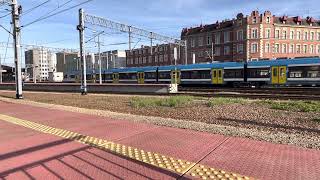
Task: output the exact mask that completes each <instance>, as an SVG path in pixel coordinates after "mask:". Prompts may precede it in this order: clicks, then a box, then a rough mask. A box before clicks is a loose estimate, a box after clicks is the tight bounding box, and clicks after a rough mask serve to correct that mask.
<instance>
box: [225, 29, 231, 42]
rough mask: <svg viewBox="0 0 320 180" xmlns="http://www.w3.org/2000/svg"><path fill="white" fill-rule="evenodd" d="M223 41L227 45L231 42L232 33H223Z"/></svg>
mask: <svg viewBox="0 0 320 180" xmlns="http://www.w3.org/2000/svg"><path fill="white" fill-rule="evenodd" d="M223 40H224V42H225V43H226V42H229V41H230V32H229V31H227V32H224V33H223Z"/></svg>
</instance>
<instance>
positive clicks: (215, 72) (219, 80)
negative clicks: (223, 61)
mask: <svg viewBox="0 0 320 180" xmlns="http://www.w3.org/2000/svg"><path fill="white" fill-rule="evenodd" d="M211 76H212V84H223V69H212V70H211Z"/></svg>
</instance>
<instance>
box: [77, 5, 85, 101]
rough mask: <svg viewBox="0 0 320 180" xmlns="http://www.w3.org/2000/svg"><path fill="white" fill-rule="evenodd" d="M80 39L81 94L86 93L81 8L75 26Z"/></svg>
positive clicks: (82, 13) (82, 15)
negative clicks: (77, 22) (77, 23)
mask: <svg viewBox="0 0 320 180" xmlns="http://www.w3.org/2000/svg"><path fill="white" fill-rule="evenodd" d="M77 29H78V31H79V39H80V60H81V70H82V76H81V94H82V95H86V94H87V67H86V56H85V52H84V12H83V9H79V25H78V26H77Z"/></svg>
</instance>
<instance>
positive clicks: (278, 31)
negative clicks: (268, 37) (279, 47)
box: [275, 29, 280, 39]
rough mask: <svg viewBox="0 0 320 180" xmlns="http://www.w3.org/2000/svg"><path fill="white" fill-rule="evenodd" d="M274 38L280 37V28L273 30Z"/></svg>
mask: <svg viewBox="0 0 320 180" xmlns="http://www.w3.org/2000/svg"><path fill="white" fill-rule="evenodd" d="M275 38H277V39H279V38H280V30H279V29H277V30H276V31H275Z"/></svg>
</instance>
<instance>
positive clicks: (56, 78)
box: [49, 72, 63, 82]
mask: <svg viewBox="0 0 320 180" xmlns="http://www.w3.org/2000/svg"><path fill="white" fill-rule="evenodd" d="M49 82H63V72H49Z"/></svg>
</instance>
